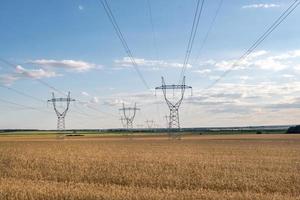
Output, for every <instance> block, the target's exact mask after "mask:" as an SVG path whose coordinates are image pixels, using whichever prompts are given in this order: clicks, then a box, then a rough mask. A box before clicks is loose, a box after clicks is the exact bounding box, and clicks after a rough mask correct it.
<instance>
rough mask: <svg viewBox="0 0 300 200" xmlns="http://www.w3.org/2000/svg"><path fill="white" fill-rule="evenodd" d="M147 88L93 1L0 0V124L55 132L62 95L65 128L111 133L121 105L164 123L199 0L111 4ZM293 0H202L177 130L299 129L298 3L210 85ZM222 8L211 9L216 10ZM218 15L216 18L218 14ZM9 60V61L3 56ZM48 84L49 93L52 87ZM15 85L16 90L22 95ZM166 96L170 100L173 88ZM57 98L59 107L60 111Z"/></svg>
mask: <svg viewBox="0 0 300 200" xmlns="http://www.w3.org/2000/svg"><path fill="white" fill-rule="evenodd" d="M107 2H108V3H109V5H110V7H111V10H112V12H113V14H114V16H115V19H116V21H117V23H118V25H119V27H120V29H121V31H122V34H123V36H124V38H125V40H126V42H127V44H128V46H129V48H130V50H131V52H132V54H133V57H134V59H135V61H136V63H137V67H138V69H139V70H140V72H141V74H142V76H143V77H144V79H145V80H146V82H147V84H148V85H149V88H146V87H145V85H144V84H143V82H142V81H141V79H140V77H139V76H138V74H137V72H136V70H135V68H134V67H133V66H132V63H131V62H130V59H129V58H128V56H127V54H126V52H125V50H124V48H123V46H122V44H121V42H120V40H119V38H118V37H117V35H116V33H115V30H114V28H113V26H112V24H111V23H110V21H109V18H108V16H107V15H106V13H105V10H104V9H103V7H102V5H101V1H100V0H53V1H46V0H42V1H41V0H28V1H19V0H2V1H1V6H0V25H1V31H0V44H1V45H0V58H1V59H2V60H4V61H6V63H5V62H3V61H0V86H1V87H0V91H1V93H0V111H1V115H0V129H4V128H28V129H29V128H36V129H55V128H56V120H57V117H56V114H55V112H54V110H53V107H52V104H49V103H47V100H48V99H51V98H52V96H51V95H52V92H55V97H65V95H64V94H65V93H66V92H68V91H70V92H71V97H72V98H74V99H75V100H76V101H75V102H72V103H71V104H70V109H69V111H68V113H67V116H66V128H68V129H84V128H95V129H96V128H119V127H122V124H121V121H120V118H121V116H122V113H121V112H120V111H119V109H120V108H122V104H123V103H124V104H125V106H129V107H132V106H134V104H135V103H136V105H137V107H139V108H140V111H137V113H136V118H135V121H134V127H145V126H146V123H145V121H146V120H154V121H155V126H157V127H166V120H165V116H166V115H168V114H169V111H168V107H167V105H166V103H165V100H164V97H163V95H162V91H159V90H158V91H156V94H155V89H154V88H155V87H157V86H160V85H161V84H162V83H161V77H162V76H164V78H165V81H166V84H178V83H179V82H180V81H181V80H180V72H181V70H182V66H183V62H184V57H185V54H186V48H187V44H188V39H189V35H190V32H191V28H192V23H193V17H194V13H195V9H196V4H197V1H196V0H186V1H183V0H127V1H122V0H107ZM292 2H293V0H243V1H238V0H223V1H222V4H220V3H221V0H213V1H207V0H206V1H205V2H204V6H203V12H202V15H201V18H200V22H199V26H198V31H197V34H196V37H195V42H194V45H193V49H192V52H191V57H190V59H189V64H188V65H187V70H186V73H185V76H186V84H187V85H190V86H192V87H193V92H192V94H191V92H190V91H186V93H185V97H184V100H183V103H182V105H181V107H180V123H181V127H211V126H214V127H215V126H254V125H288V124H299V119H300V112H299V110H300V93H299V91H300V78H299V77H300V76H299V75H300V37H299V33H300V26H298V25H297V24H299V23H298V21H299V20H298V19H299V18H300V7H299V8H297V9H296V10H295V11H294V12H293V13H292V14H291V15H290V16H289V17H287V18H286V20H285V21H284V22H283V23H282V24H281V25H280V26H278V27H277V28H276V30H275V31H274V32H273V33H272V34H271V35H270V36H269V37H268V38H267V39H266V40H265V41H264V42H263V43H262V44H261V45H259V46H258V48H257V49H256V50H255V51H254V52H253V53H252V54H250V55H249V56H248V57H247V58H246V59H244V60H242V61H241V62H239V65H238V66H237V67H235V68H234V69H233V70H232V71H230V73H228V74H226V76H225V77H224V78H222V79H221V80H220V81H219V82H218V83H217V84H215V85H214V86H213V87H210V88H207V87H208V86H209V85H211V84H212V83H213V82H214V81H215V80H217V79H218V78H219V77H220V76H221V75H222V74H223V73H224V72H225V71H226V70H228V69H230V68H231V67H232V65H233V63H235V62H236V61H237V60H238V58H239V57H240V56H241V55H242V54H243V53H244V52H245V51H246V50H247V49H248V48H249V47H250V46H251V45H252V44H253V43H254V42H255V40H256V39H257V38H258V37H259V36H260V35H261V34H263V33H264V32H265V31H266V29H267V28H268V27H269V26H270V25H271V24H272V23H273V22H274V21H275V20H276V19H277V18H278V17H279V16H280V15H281V14H282V12H283V11H284V10H285V9H287V8H288V6H289V5H290V4H291V3H292ZM219 6H220V9H219V12H218V14H217V15H215V14H216V11H217V9H218V7H219ZM215 16H216V18H215V20H214V21H213V19H214V17H215ZM7 62H8V63H7ZM54 89H55V90H54ZM20 92H22V94H21V93H20ZM169 92H170V93H169V95H168V98H170V99H171V100H172V101H174V102H175V101H176V100H177V99H178V93H177V92H175V94H174V95H173V92H172V91H169ZM64 107H65V104H63V103H59V104H58V108H59V109H60V110H61V111H62V110H63V109H64Z"/></svg>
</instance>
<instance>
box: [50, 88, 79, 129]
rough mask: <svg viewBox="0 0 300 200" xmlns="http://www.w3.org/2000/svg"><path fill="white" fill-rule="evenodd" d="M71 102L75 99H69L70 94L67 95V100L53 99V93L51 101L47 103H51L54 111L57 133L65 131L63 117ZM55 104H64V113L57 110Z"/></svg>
mask: <svg viewBox="0 0 300 200" xmlns="http://www.w3.org/2000/svg"><path fill="white" fill-rule="evenodd" d="M72 101H75V99H71V97H70V92H69V93H68V96H67V98H55V95H54V92H52V99H49V100H48V102H52V104H53V108H54V111H55V113H56V115H57V130H59V131H63V130H65V117H66V115H67V112H68V110H69V106H70V103H71V102H72ZM56 102H66V104H67V106H66V108H65V109H64V111H62V112H61V111H59V110H58V109H57V105H56Z"/></svg>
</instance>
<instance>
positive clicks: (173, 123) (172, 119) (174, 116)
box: [155, 76, 192, 129]
mask: <svg viewBox="0 0 300 200" xmlns="http://www.w3.org/2000/svg"><path fill="white" fill-rule="evenodd" d="M161 81H162V85H161V86H159V87H156V88H155V90H162V91H163V94H164V98H165V100H166V103H167V105H168V107H169V109H170V115H169V129H174V128H177V129H180V122H179V107H180V105H181V103H182V100H183V97H184V93H185V90H186V89H191V92H192V87H191V86H188V85H186V84H185V76H184V77H183V79H182V84H181V85H174V84H173V85H166V83H165V80H164V77H161ZM167 90H173V94H174V91H175V90H179V91H180V98H179V99H177V101H175V102H174V101H171V100H169V99H168V95H167Z"/></svg>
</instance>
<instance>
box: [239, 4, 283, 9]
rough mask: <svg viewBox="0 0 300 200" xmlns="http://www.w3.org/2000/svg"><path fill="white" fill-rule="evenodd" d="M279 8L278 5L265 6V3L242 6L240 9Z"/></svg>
mask: <svg viewBox="0 0 300 200" xmlns="http://www.w3.org/2000/svg"><path fill="white" fill-rule="evenodd" d="M278 7H280V5H279V4H273V3H272V4H267V3H260V4H250V5H245V6H242V8H244V9H245V8H278Z"/></svg>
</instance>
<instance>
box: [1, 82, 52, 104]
mask: <svg viewBox="0 0 300 200" xmlns="http://www.w3.org/2000/svg"><path fill="white" fill-rule="evenodd" d="M0 87H2V88H5V89H7V90H10V91H13V92H15V93H17V94H19V95H22V96H25V97H27V98H30V99H33V100H35V101H37V102H42V103H46V102H45V101H43V100H42V99H39V98H37V97H34V96H31V95H29V94H26V93H24V92H22V91H20V90H17V89H14V88H12V87H8V86H5V85H0Z"/></svg>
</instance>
